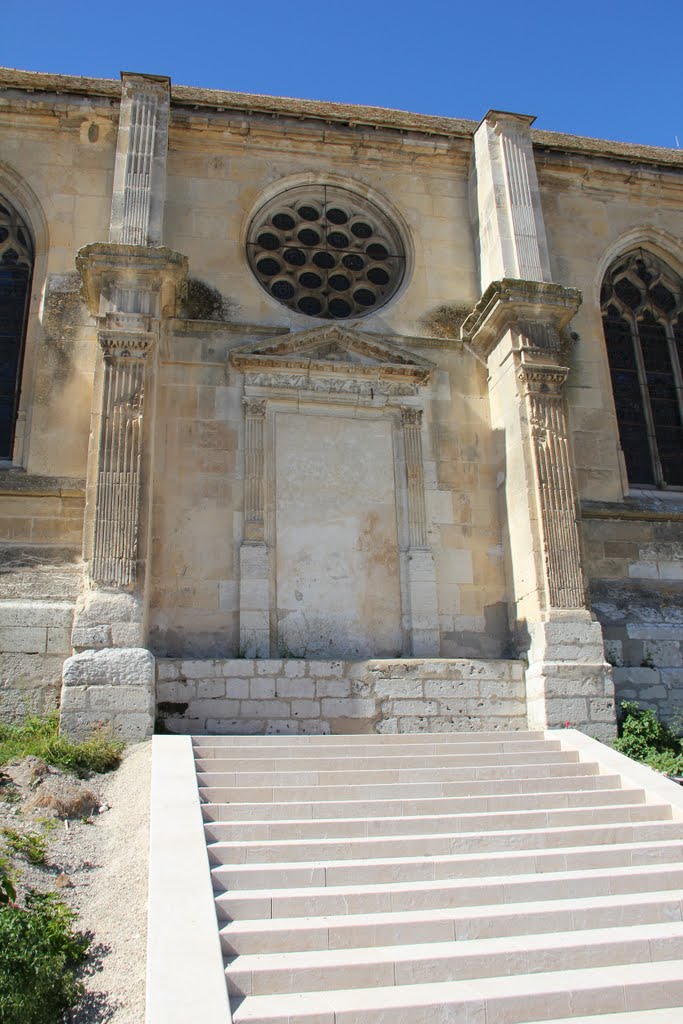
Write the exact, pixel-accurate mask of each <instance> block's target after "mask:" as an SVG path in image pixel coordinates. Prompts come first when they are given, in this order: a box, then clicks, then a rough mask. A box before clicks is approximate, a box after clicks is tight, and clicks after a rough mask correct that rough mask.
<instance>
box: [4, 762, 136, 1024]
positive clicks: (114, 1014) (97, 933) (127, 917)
mask: <svg viewBox="0 0 683 1024" xmlns="http://www.w3.org/2000/svg"><path fill="white" fill-rule="evenodd" d="M150 765H151V742H146V743H140V744H136V745H135V746H131V747H128V748H127V749H126V750H125V752H124V755H123V761H122V764H121V765H120V767H119V768H118V769H117V770H116V771H114V772H110V773H107V774H105V775H93V776H92V777H91V778H90V779H87V780H75V779H73V777H72V776H70V775H68V774H67V773H64V772H61V771H59V770H58V769H55V768H49V767H48V766H46V765H45V764H44V763H43V762H42V761H39V760H38V759H37V758H25V759H23V761H18V762H15V763H13V764H9V765H5V766H4V767H3V768H1V769H0V829H2V828H8V829H12V830H15V831H16V832H18V833H21V834H26V833H29V834H31V833H33V834H35V833H38V834H42V835H45V837H46V839H47V843H48V850H47V854H46V857H45V863H44V864H38V865H33V864H30V863H29V862H28V860H27V858H26V857H25V856H23V855H21V854H12V857H11V859H12V865H13V868H14V869H15V871H16V873H17V875H18V876H19V884H18V886H17V889H18V891H19V892H22V891H24V890H26V889H27V888H34V889H38V890H40V891H54V890H56V891H58V892H59V893H60V895H61V896H62V898H63V899H64V900H65V902H67V903H68V904H69V905H70V906H72V907H73V908H74V910H76V912H77V914H78V921H77V924H76V927H77V928H78V929H79V930H80V931H85V932H86V933H88V935H89V937H90V939H91V945H90V951H89V955H88V960H87V963H86V965H85V969H84V974H83V981H84V984H85V987H86V994H85V997H84V999H83V1001H82V1002H81V1004H80V1005H79V1006H78V1007H77V1008H76V1009H75V1010H74V1011H73V1012H72V1013H71V1014H70V1015H69V1016H68V1018H67V1020H68V1021H69V1022H70V1024H105V1022H107V1024H142V1022H143V1021H144V1019H145V974H146V956H147V865H148V847H149V794H150ZM6 845H7V840H6V838H3V837H2V836H0V852H1V851H3V849H4V848H5V847H6Z"/></svg>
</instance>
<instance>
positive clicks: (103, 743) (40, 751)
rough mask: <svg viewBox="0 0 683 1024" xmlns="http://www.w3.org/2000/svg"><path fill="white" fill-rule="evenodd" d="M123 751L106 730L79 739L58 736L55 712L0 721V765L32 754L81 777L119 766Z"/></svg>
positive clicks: (57, 719)
mask: <svg viewBox="0 0 683 1024" xmlns="http://www.w3.org/2000/svg"><path fill="white" fill-rule="evenodd" d="M122 752H123V743H121V742H120V741H118V740H113V739H112V738H111V737H110V736H108V735H107V734H106V733H102V732H96V733H95V734H94V735H93V736H92V737H91V738H90V739H88V740H85V741H84V742H82V743H74V742H73V741H72V740H70V739H68V738H67V737H66V736H60V734H59V717H58V716H57V715H56V714H54V715H48V716H47V717H45V718H41V717H39V716H37V715H29V716H28V718H26V719H25V720H24V721H23V722H21V723H19V724H17V725H15V724H8V723H4V722H0V765H2V764H7V762H8V761H14V760H17V759H19V758H22V757H28V756H31V755H32V756H34V757H39V758H41V759H42V760H43V761H46V762H47V764H51V765H53V766H54V767H55V768H62V769H63V770H64V771H67V772H72V773H73V774H74V775H78V776H79V778H84V777H85V776H87V775H88V774H89V773H91V772H100V773H101V772H108V771H111V770H112V769H114V768H118V766H119V764H120V763H121V754H122Z"/></svg>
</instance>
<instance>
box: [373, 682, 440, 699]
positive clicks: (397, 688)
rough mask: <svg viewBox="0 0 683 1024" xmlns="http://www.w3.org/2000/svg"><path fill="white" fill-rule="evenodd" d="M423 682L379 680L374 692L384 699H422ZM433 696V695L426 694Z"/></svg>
mask: <svg viewBox="0 0 683 1024" xmlns="http://www.w3.org/2000/svg"><path fill="white" fill-rule="evenodd" d="M422 686H423V684H422V681H421V680H420V679H393V678H389V679H378V680H377V682H376V683H375V686H374V690H375V693H376V695H377V697H378V698H382V697H422ZM425 695H426V696H432V694H425Z"/></svg>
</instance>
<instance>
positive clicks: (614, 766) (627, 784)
mask: <svg viewBox="0 0 683 1024" xmlns="http://www.w3.org/2000/svg"><path fill="white" fill-rule="evenodd" d="M545 735H546V736H547V737H548V739H559V740H560V743H561V745H562V749H563V750H566V751H576V753H578V755H579V762H585V761H589V762H591V763H594V762H596V761H597V763H598V764H599V766H600V773H601V774H603V775H605V774H610V775H611V774H615V773H616V774H618V775H621V782H622V786H623V787H624V788H625V789H631V788H634V789H644V790H645V794H646V801H647V802H648V803H668V804H671V810H672V815H673V818H674V819H675V820H680V819H683V786H679V785H678V783H677V782H672V781H671V779H667V777H666V776H665V775H661V774H660V773H659V772H655V771H653V770H652V768H648V767H647V765H644V764H638V763H637V762H636V761H632V760H631V758H630V757H626V755H625V754H620V753H619V751H617V750H612V748H611V747H608V746H606V745H605V744H604V743H600V742H599V741H598V740H594V739H593V738H592V737H591V736H585V735H584V734H583V733H582V732H579V731H578V729H547V730H546V733H545Z"/></svg>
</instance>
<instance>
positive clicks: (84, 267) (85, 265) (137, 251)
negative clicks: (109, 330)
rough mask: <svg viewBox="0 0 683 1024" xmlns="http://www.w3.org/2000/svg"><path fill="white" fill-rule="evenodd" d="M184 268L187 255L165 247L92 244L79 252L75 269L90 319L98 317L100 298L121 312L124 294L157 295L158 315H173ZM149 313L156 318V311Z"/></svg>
mask: <svg viewBox="0 0 683 1024" xmlns="http://www.w3.org/2000/svg"><path fill="white" fill-rule="evenodd" d="M187 267H188V261H187V256H184V255H183V254H182V253H179V252H174V251H173V250H172V249H167V248H165V247H164V246H139V245H122V244H120V243H118V242H92V243H91V244H90V245H86V246H84V247H83V248H82V249H79V251H78V254H77V256H76V269H77V270H78V272H79V273H80V275H81V278H82V280H83V293H84V298H85V301H86V305H87V306H88V311H89V312H90V314H91V315H92V316H98V315H99V314H100V312H101V299H105V300H106V302H107V303H108V304H109V306H110V308H112V309H114V310H121V309H122V301H121V295H122V294H125V293H127V292H135V293H141V292H145V293H150V294H153V295H156V296H160V297H161V308H160V309H159V310H158V315H161V316H164V315H166V316H172V315H173V314H174V312H175V301H176V297H177V294H178V292H179V290H180V288H181V286H182V284H183V282H184V280H185V278H186V276H187ZM157 305H158V303H157ZM122 311H124V310H122ZM150 312H151V313H152V315H155V314H156V313H157V310H150Z"/></svg>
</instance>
